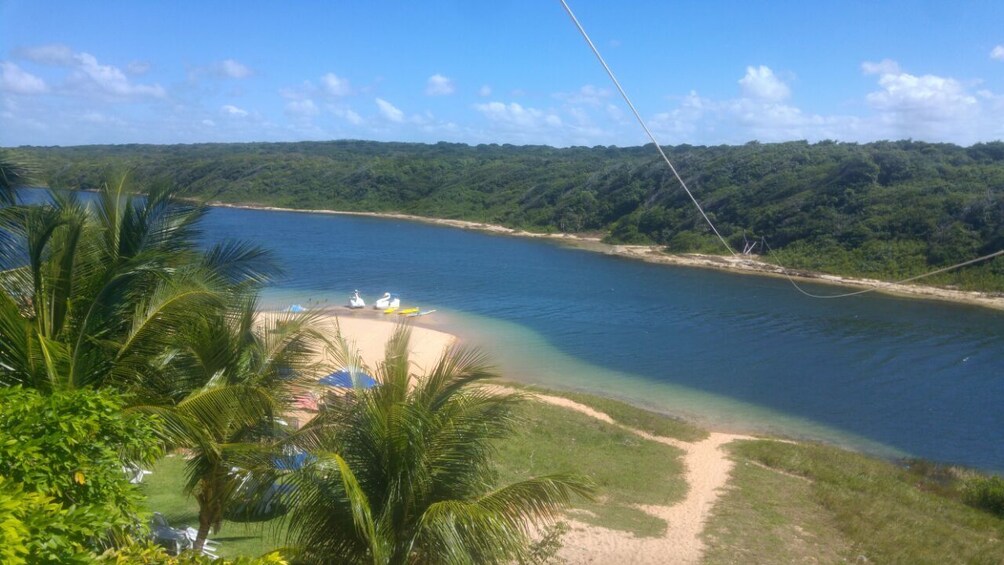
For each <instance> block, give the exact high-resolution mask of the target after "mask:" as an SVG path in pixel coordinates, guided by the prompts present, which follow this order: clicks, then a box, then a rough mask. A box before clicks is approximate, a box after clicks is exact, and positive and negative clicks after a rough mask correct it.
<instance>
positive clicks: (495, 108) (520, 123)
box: [474, 102, 561, 128]
mask: <svg viewBox="0 0 1004 565" xmlns="http://www.w3.org/2000/svg"><path fill="white" fill-rule="evenodd" d="M474 109H476V110H477V111H479V112H481V113H482V114H483V115H484V116H485V117H486V118H488V119H489V120H491V121H493V122H496V123H500V124H505V125H509V126H515V127H524V128H538V127H541V126H548V127H558V126H561V118H559V117H558V116H557V115H555V114H553V113H549V112H545V111H543V110H538V109H536V108H525V107H523V106H521V105H520V104H517V103H515V102H510V103H509V104H506V103H504V102H488V103H487V104H475V105H474Z"/></svg>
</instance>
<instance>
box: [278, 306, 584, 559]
mask: <svg viewBox="0 0 1004 565" xmlns="http://www.w3.org/2000/svg"><path fill="white" fill-rule="evenodd" d="M410 333H411V332H410V329H409V328H408V327H406V326H403V325H402V326H400V327H399V328H398V330H397V331H396V332H395V334H394V336H393V337H392V338H391V340H390V341H389V342H388V344H387V347H386V356H385V358H384V360H383V362H382V363H381V364H380V365H379V366H378V368H377V370H376V373H375V377H376V378H377V381H378V382H379V385H378V386H376V387H374V388H372V389H369V390H363V389H357V390H355V391H353V393H352V394H351V395H349V396H347V397H346V398H344V399H343V400H341V401H339V402H333V403H329V405H328V407H327V408H326V409H324V410H322V411H321V412H320V413H319V414H318V416H317V417H315V418H314V419H313V420H312V421H311V422H309V423H308V424H307V425H306V426H305V427H304V428H303V429H302V430H301V431H299V432H298V433H297V434H296V435H294V436H293V438H291V441H292V442H293V443H295V444H296V445H298V446H299V447H301V448H303V449H306V450H308V451H310V452H311V453H312V454H313V455H314V456H315V457H316V459H315V460H314V461H313V462H311V463H309V464H307V465H306V466H304V467H303V468H302V469H299V470H296V471H292V472H289V473H288V474H287V476H286V477H285V480H286V481H287V482H288V483H289V484H291V485H293V487H294V490H293V494H292V495H291V501H290V505H291V510H290V513H289V514H288V515H287V518H286V519H287V521H288V525H289V535H290V541H291V542H292V544H293V545H294V546H295V547H297V548H298V550H299V552H300V557H301V558H302V559H304V560H306V561H308V562H345V563H374V564H404V563H501V562H511V561H512V560H514V559H518V558H523V557H526V556H527V553H528V550H529V547H530V536H531V532H532V531H533V527H534V526H540V525H542V523H543V522H546V521H549V520H552V519H554V518H555V517H556V513H557V512H558V510H560V508H561V507H562V506H563V505H565V504H567V503H568V501H569V500H570V498H571V497H572V496H573V495H582V496H589V495H590V493H591V487H590V486H589V485H588V483H587V482H586V481H585V479H582V478H580V477H577V476H574V475H567V474H562V475H551V476H545V477H538V478H535V479H529V480H525V481H521V482H517V483H515V484H510V485H505V486H497V485H496V484H495V483H496V481H497V477H496V471H495V467H494V466H493V460H492V458H493V455H494V454H495V445H496V442H497V441H499V440H501V439H503V438H505V437H507V436H509V435H510V434H511V433H512V431H513V429H514V426H515V425H516V424H517V422H518V419H517V417H516V415H515V413H514V410H513V409H514V408H515V407H516V406H517V405H518V404H519V402H520V401H521V397H520V396H519V395H517V394H502V393H495V392H492V391H491V390H489V389H487V388H485V387H482V386H478V384H479V383H481V382H482V381H484V380H485V379H487V378H491V377H493V376H495V375H494V373H493V372H492V371H491V369H490V368H489V367H488V365H487V364H486V362H485V361H486V358H485V357H484V356H483V355H482V354H481V353H479V352H478V351H476V350H471V349H466V348H462V347H454V348H451V349H449V350H447V351H445V352H444V354H443V356H442V357H441V359H440V360H439V362H438V364H437V365H436V366H435V368H433V369H432V371H431V372H430V373H428V374H427V375H425V376H424V377H423V378H421V379H416V378H415V376H414V375H412V373H411V366H410V363H409V360H408V343H409V338H410ZM335 345H336V347H335V357H336V359H337V360H340V361H341V363H342V364H344V365H346V366H349V367H361V364H360V363H359V360H358V354H357V353H354V352H353V351H352V349H351V348H350V347H348V346H347V345H346V343H345V340H344V339H342V338H341V337H340V336H339V337H338V338H337V339H336V340H335Z"/></svg>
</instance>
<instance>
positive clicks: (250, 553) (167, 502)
mask: <svg viewBox="0 0 1004 565" xmlns="http://www.w3.org/2000/svg"><path fill="white" fill-rule="evenodd" d="M151 470H152V471H153V474H152V475H150V476H149V477H147V478H146V480H145V481H144V482H143V484H142V485H140V488H141V490H142V492H143V493H144V494H146V497H147V510H149V511H150V512H160V513H161V514H163V515H164V517H165V518H167V521H168V523H170V524H171V526H173V527H175V528H183V527H186V526H191V527H193V528H198V527H199V505H198V503H196V502H195V499H194V498H192V497H191V496H185V495H184V494H183V492H182V491H183V489H184V486H185V460H184V459H183V458H182V457H181V456H178V455H168V456H167V457H164V458H162V459H161V460H160V461H158V462H157V464H156V465H155V466H154V467H153V469H151ZM209 539H211V540H214V541H218V542H220V552H219V553H220V556H221V557H239V556H246V557H257V556H259V555H262V554H265V553H268V552H269V551H272V550H273V549H275V548H278V547H281V546H283V545H284V544H283V532H282V531H276V528H275V527H273V526H272V525H270V524H269V523H264V524H241V523H237V522H230V521H226V520H224V522H223V527H222V528H221V529H220V532H219V533H218V534H210V536H209Z"/></svg>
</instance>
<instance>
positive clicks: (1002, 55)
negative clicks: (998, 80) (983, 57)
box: [990, 45, 1004, 61]
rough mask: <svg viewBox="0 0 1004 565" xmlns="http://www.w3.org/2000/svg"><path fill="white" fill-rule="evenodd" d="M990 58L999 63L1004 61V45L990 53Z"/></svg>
mask: <svg viewBox="0 0 1004 565" xmlns="http://www.w3.org/2000/svg"><path fill="white" fill-rule="evenodd" d="M990 58H991V59H995V60H997V61H1004V45H998V46H996V47H994V49H993V51H991V52H990Z"/></svg>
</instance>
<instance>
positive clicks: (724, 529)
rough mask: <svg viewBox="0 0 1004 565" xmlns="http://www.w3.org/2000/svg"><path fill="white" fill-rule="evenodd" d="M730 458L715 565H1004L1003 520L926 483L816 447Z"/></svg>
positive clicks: (785, 446) (765, 449)
mask: <svg viewBox="0 0 1004 565" xmlns="http://www.w3.org/2000/svg"><path fill="white" fill-rule="evenodd" d="M729 449H730V451H731V453H732V456H733V458H734V459H735V461H736V467H735V470H734V471H733V480H732V483H731V485H730V488H729V490H728V492H727V494H726V495H725V496H723V498H722V499H721V500H720V501H719V503H718V504H717V505H716V506H715V510H714V512H713V515H712V518H711V520H710V521H709V524H708V527H707V529H706V530H705V534H704V535H705V540H706V542H707V543H708V548H709V550H708V554H707V561H708V562H709V563H735V562H749V563H753V562H755V563H791V562H805V561H810V560H812V561H822V562H839V561H845V560H846V561H854V562H865V560H867V562H870V563H918V564H919V563H998V564H999V563H1004V542H1002V541H1001V540H1004V520H1002V519H1000V518H997V517H994V516H992V515H990V514H988V513H985V512H982V511H979V510H976V509H974V508H970V507H968V506H966V505H964V504H962V503H961V502H959V501H958V500H957V499H956V497H955V496H953V495H951V494H950V489H948V491H946V487H945V486H944V484H937V483H936V482H935V481H932V480H931V479H929V478H927V477H926V476H925V475H922V474H919V473H917V472H913V471H908V470H905V469H903V468H900V467H897V466H895V465H893V464H891V463H887V462H885V461H881V460H878V459H872V458H869V457H865V456H862V455H859V454H856V453H852V452H849V451H844V450H840V449H837V448H833V447H827V446H821V445H815V444H789V443H783V442H776V441H769V440H756V441H743V442H736V443H735V444H733V445H732V446H730V448H729Z"/></svg>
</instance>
